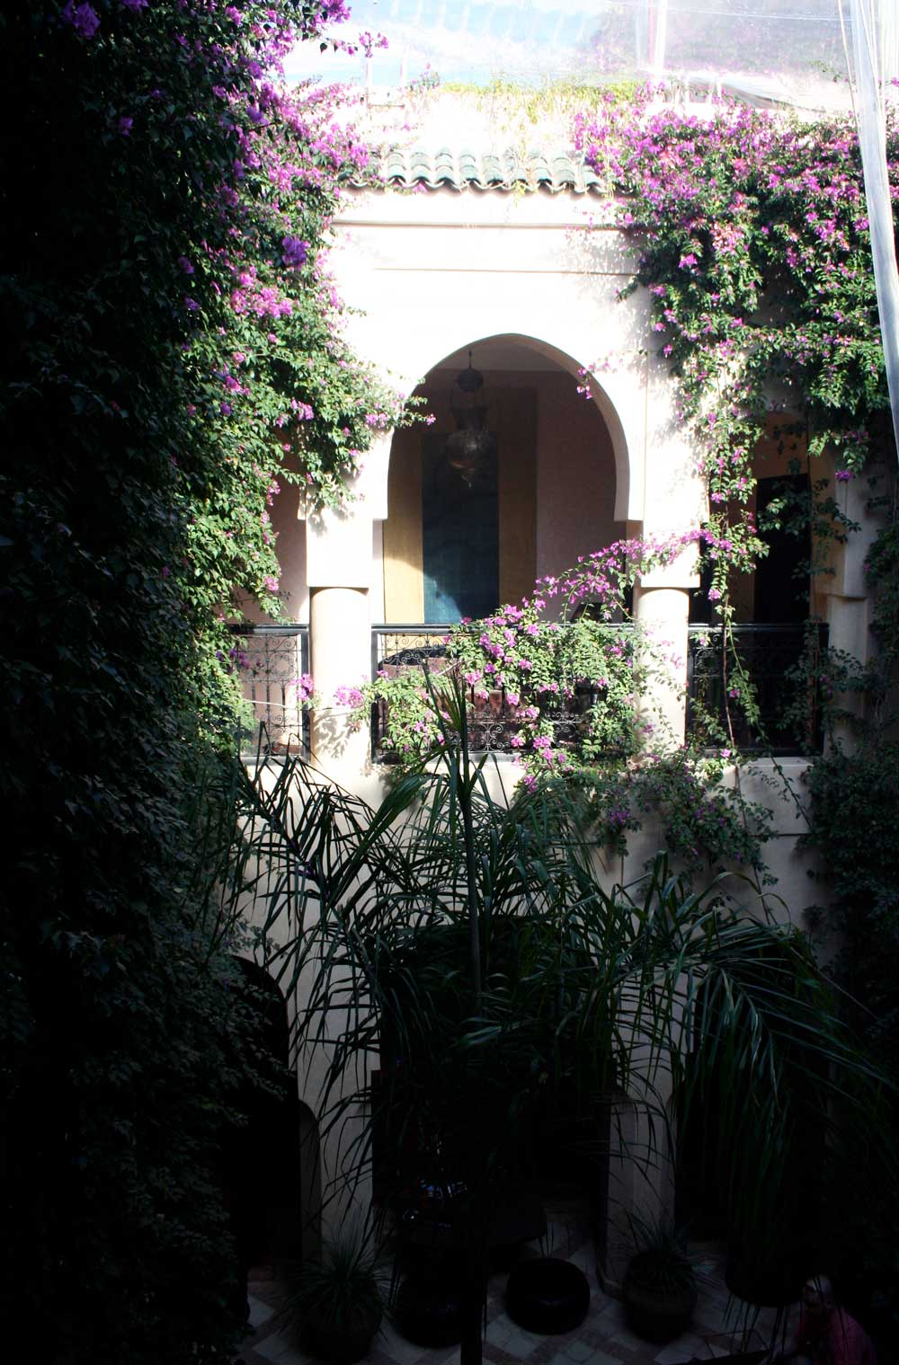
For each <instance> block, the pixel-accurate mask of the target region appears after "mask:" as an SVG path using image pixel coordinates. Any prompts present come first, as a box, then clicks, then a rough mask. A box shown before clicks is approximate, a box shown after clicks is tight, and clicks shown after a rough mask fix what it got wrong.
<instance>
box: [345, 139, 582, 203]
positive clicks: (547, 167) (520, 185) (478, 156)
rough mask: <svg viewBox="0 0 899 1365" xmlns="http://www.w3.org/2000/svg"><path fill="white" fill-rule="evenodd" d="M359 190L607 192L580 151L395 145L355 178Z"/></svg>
mask: <svg viewBox="0 0 899 1365" xmlns="http://www.w3.org/2000/svg"><path fill="white" fill-rule="evenodd" d="M350 183H351V184H352V185H354V186H355V187H357V188H363V187H364V188H369V189H370V188H380V189H399V190H412V189H415V188H416V187H418V186H424V188H425V189H427V190H444V189H450V190H456V191H461V190H467V189H476V190H505V191H510V190H516V189H517V190H524V191H526V192H528V193H534V192H535V191H537V190H541V189H542V190H549V192H550V193H551V194H558V193H559V192H560V191H561V190H570V191H573V192H574V193H575V194H590V193H595V194H599V193H602V192H603V191H602V186H601V182H600V180H599V177H598V176H597V174H596V172H595V171H593V170H591V168H590V167H589V166H588V165H586V163H585V162H584V160H583V158H582V157H581V156H580V154H579V153H577V152H572V151H568V150H565V149H562V148H554V149H551V150H550V151H548V152H538V151H535V152H529V153H528V155H527V156H520V155H519V154H518V153H517V152H515V151H513V150H511V149H510V150H507V151H504V152H481V153H476V152H472V151H470V150H468V149H465V148H463V149H462V150H461V151H458V152H454V151H451V150H450V149H449V148H446V147H442V148H440V150H439V151H437V152H430V151H426V150H424V149H422V148H420V147H416V148H412V149H404V150H400V149H398V148H393V149H391V150H389V151H385V152H382V153H380V154H379V155H376V156H374V157H373V158H372V160H371V162H370V163H369V166H368V168H367V170H366V172H365V175H364V176H358V177H354V178H353V179H352V180H351V182H350Z"/></svg>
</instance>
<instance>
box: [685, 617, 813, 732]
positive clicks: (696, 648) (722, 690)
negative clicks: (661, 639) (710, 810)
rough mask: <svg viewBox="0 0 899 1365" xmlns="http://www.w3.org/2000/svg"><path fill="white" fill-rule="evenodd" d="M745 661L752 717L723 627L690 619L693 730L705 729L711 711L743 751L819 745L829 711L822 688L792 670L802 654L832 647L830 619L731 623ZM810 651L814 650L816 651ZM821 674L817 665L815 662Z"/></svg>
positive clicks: (689, 688) (690, 715) (804, 657)
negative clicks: (754, 715)
mask: <svg viewBox="0 0 899 1365" xmlns="http://www.w3.org/2000/svg"><path fill="white" fill-rule="evenodd" d="M732 630H733V639H734V646H735V648H736V651H737V654H738V656H739V659H740V665H741V667H742V668H743V669H744V670H745V673H746V674H747V675H748V677H749V678H750V679H751V681H752V685H753V688H754V692H755V701H756V704H757V707H758V722H757V723H756V724H751V723H750V722H749V720H748V719H747V717H746V715H745V714H744V712H743V709H742V708H741V707H740V705H739V697H738V696H735V695H733V694H734V692H737V693H738V692H739V690H740V677H739V673H738V670H735V668H734V664H733V661H732V660H731V659H728V658H727V656H726V654H725V651H724V648H723V641H724V636H723V627H721V626H707V625H691V626H690V627H689V649H688V653H687V734H688V735H690V736H698V735H702V734H703V733H704V731H705V729H706V718H710V719H711V720H712V721H713V723H714V724H715V725H716V726H717V727H718V728H719V729H720V731H721V733H722V735H723V737H724V740H725V742H729V741H731V740H732V741H733V743H734V746H735V747H736V748H738V749H740V750H741V751H742V752H743V753H771V754H774V755H775V756H777V757H789V756H790V755H795V754H808V753H820V751H821V745H822V742H823V723H822V722H823V717H822V707H821V697H820V689H819V688H818V686H817V685H815V684H809V683H802V682H799V681H798V680H797V679H795V678H794V677H793V676H792V675H793V673H794V671H795V670H796V669H798V667H799V665H800V664H802V663H803V661H804V660H805V661H807V662H808V663H810V664H811V665H815V664H817V662H818V661H819V660H820V659H821V658H822V657H823V655H824V654H825V653H826V650H827V645H828V628H827V626H826V625H825V624H824V623H823V622H798V623H795V624H794V623H790V624H788V625H736V626H733V627H732ZM809 656H811V657H809ZM807 673H808V676H809V677H810V678H814V677H815V675H816V673H817V668H816V667H814V666H811V667H809V668H808V670H807Z"/></svg>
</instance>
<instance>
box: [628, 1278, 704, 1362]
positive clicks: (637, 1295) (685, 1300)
mask: <svg viewBox="0 0 899 1365" xmlns="http://www.w3.org/2000/svg"><path fill="white" fill-rule="evenodd" d="M621 1298H622V1302H623V1303H624V1311H625V1317H626V1318H627V1325H628V1327H629V1328H630V1329H631V1331H632V1332H633V1333H634V1335H635V1336H638V1337H641V1338H642V1340H643V1341H652V1342H658V1343H660V1344H661V1343H664V1342H666V1341H673V1340H674V1338H675V1337H679V1336H680V1334H681V1332H685V1331H686V1330H687V1328H688V1327H689V1326H690V1320H691V1319H692V1317H693V1309H694V1308H695V1307H696V1290H695V1289H683V1290H670V1289H668V1290H664V1289H657V1288H653V1289H649V1288H647V1287H646V1286H644V1285H641V1284H640V1283H639V1282H638V1281H636V1280H634V1278H633V1277H632V1276H631V1275H629V1273H628V1272H627V1271H625V1275H624V1280H623V1281H622V1284H621Z"/></svg>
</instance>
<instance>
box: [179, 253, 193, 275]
mask: <svg viewBox="0 0 899 1365" xmlns="http://www.w3.org/2000/svg"><path fill="white" fill-rule="evenodd" d="M178 264H179V266H180V267H181V269H182V270H183V271H184V273H185V275H192V274H193V273H194V268H193V266H192V265H191V263H190V261H189V260H188V259H187V257H186V256H179V257H178Z"/></svg>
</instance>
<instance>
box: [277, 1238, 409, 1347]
mask: <svg viewBox="0 0 899 1365" xmlns="http://www.w3.org/2000/svg"><path fill="white" fill-rule="evenodd" d="M283 1311H284V1316H285V1318H286V1319H287V1321H288V1322H289V1323H290V1324H291V1325H292V1326H293V1327H294V1329H295V1330H296V1331H297V1332H298V1334H299V1336H300V1338H301V1341H302V1344H303V1347H304V1348H305V1349H306V1350H307V1351H308V1352H309V1353H310V1354H311V1355H314V1356H316V1357H317V1358H318V1359H319V1360H325V1361H328V1362H329V1365H355V1362H356V1361H358V1360H361V1359H362V1358H363V1356H365V1355H366V1354H367V1353H368V1349H369V1347H370V1345H371V1342H372V1339H373V1338H374V1336H375V1334H376V1333H377V1331H378V1328H379V1327H380V1325H381V1318H382V1317H383V1313H384V1295H383V1276H382V1274H381V1273H380V1271H379V1270H378V1269H377V1266H376V1263H375V1257H374V1254H373V1253H372V1252H371V1251H370V1250H368V1249H367V1248H366V1245H365V1241H364V1239H363V1238H362V1237H360V1236H359V1235H358V1234H353V1233H347V1234H344V1235H343V1236H342V1237H338V1238H336V1239H335V1240H334V1241H333V1242H330V1243H328V1244H327V1245H326V1246H325V1247H324V1249H323V1251H322V1255H321V1259H320V1260H310V1261H305V1262H304V1263H303V1264H302V1265H301V1266H300V1269H299V1271H298V1272H297V1275H296V1278H295V1281H294V1283H293V1287H292V1291H291V1294H290V1296H289V1299H288V1301H287V1303H286V1304H285V1307H284V1310H283Z"/></svg>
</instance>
